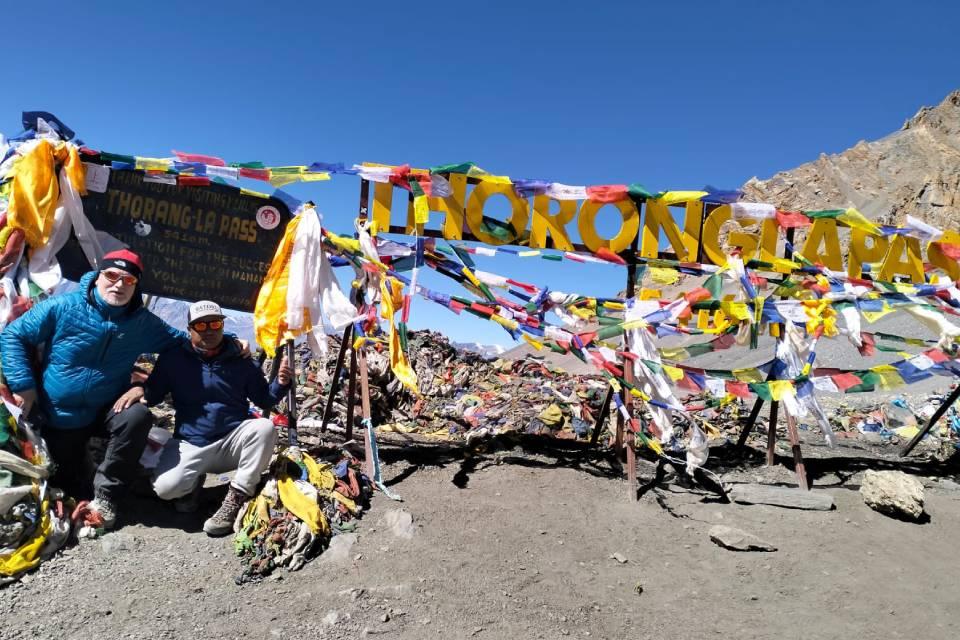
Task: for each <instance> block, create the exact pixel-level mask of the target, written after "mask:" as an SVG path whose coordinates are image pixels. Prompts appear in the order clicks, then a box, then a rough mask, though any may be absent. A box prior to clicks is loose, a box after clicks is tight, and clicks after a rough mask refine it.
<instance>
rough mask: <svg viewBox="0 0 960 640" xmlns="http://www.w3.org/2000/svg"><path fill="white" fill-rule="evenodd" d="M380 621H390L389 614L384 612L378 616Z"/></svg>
mask: <svg viewBox="0 0 960 640" xmlns="http://www.w3.org/2000/svg"><path fill="white" fill-rule="evenodd" d="M380 622H390V614H389V613H385V614H383V615H382V616H380Z"/></svg>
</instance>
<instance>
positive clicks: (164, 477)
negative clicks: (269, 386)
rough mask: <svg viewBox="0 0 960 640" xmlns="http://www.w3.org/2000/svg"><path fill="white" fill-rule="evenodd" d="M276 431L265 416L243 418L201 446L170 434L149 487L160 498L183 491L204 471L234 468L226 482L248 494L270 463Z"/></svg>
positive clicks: (275, 441) (174, 496) (177, 494)
mask: <svg viewBox="0 0 960 640" xmlns="http://www.w3.org/2000/svg"><path fill="white" fill-rule="evenodd" d="M276 443H277V432H276V429H274V427H273V423H272V422H271V421H270V420H268V419H266V418H256V419H253V420H244V421H243V422H241V423H240V426H238V427H237V428H236V429H234V430H233V431H231V432H230V433H228V434H227V435H226V436H224V437H223V438H221V439H220V440H217V441H216V442H213V443H211V444H208V445H207V446H205V447H198V446H196V445H192V444H190V443H189V442H187V441H185V440H179V439H177V438H171V439H170V440H168V441H167V444H166V445H164V447H163V451H162V452H161V453H160V461H159V462H158V463H157V468H156V469H155V470H154V476H153V490H154V491H156V493H157V495H158V496H159V497H160V498H162V499H164V500H173V499H174V498H180V497H182V496H185V495H187V494H188V493H190V491H192V490H193V488H194V487H195V486H196V483H197V481H198V480H200V481H202V479H203V476H204V474H207V473H225V472H227V471H233V470H234V469H236V470H237V473H236V474H235V475H234V477H233V482H231V483H230V485H231V486H233V487H234V488H235V489H239V490H240V491H242V492H244V493H245V494H247V495H248V496H252V495H253V493H254V491H256V489H257V483H259V482H260V475H261V474H262V473H263V472H264V470H266V468H267V466H268V465H269V464H270V457H271V456H272V455H273V448H274V445H276Z"/></svg>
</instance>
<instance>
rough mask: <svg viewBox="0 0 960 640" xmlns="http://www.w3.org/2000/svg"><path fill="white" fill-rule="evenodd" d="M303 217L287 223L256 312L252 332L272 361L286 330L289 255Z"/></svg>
mask: <svg viewBox="0 0 960 640" xmlns="http://www.w3.org/2000/svg"><path fill="white" fill-rule="evenodd" d="M301 219H302V217H301V216H296V217H295V218H293V219H292V220H290V222H288V223H287V228H286V230H285V231H284V232H283V238H282V239H281V240H280V245H279V246H278V247H277V251H276V253H275V254H274V256H273V262H271V263H270V269H268V270H267V276H266V277H265V278H264V279H263V284H262V285H260V293H259V294H257V304H256V306H255V307H254V311H253V328H254V332H255V335H256V339H257V344H259V345H260V348H261V349H263V350H264V351H265V352H266V353H267V355H268V356H270V357H273V355H274V354H275V353H276V350H277V345H278V344H280V336H282V335H283V334H284V333H285V332H286V330H287V284H288V283H289V281H290V270H289V266H290V255H291V254H292V253H293V241H294V239H295V238H296V236H297V227H298V226H300V220H301Z"/></svg>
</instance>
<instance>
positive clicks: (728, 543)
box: [709, 524, 777, 551]
mask: <svg viewBox="0 0 960 640" xmlns="http://www.w3.org/2000/svg"><path fill="white" fill-rule="evenodd" d="M709 535H710V539H711V540H712V541H713V542H715V543H716V544H718V545H720V546H721V547H723V548H724V549H730V550H731V551H776V550H777V548H776V547H775V546H773V545H772V544H770V543H769V542H767V541H765V540H761V539H760V538H758V537H757V536H755V535H753V534H750V533H747V532H746V531H742V530H740V529H735V528H734V527H728V526H726V525H722V524H716V525H713V526H712V527H710V534H709Z"/></svg>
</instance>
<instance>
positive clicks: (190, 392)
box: [145, 340, 287, 447]
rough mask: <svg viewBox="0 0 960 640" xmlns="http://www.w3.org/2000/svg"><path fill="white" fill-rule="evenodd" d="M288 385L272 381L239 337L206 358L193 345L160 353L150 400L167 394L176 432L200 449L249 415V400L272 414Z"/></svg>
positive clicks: (148, 395)
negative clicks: (244, 352) (247, 355)
mask: <svg viewBox="0 0 960 640" xmlns="http://www.w3.org/2000/svg"><path fill="white" fill-rule="evenodd" d="M286 389H287V387H286V386H281V385H280V383H279V382H278V381H277V380H274V381H273V382H272V383H271V384H269V385H268V384H267V381H266V380H265V379H264V377H263V372H262V371H261V370H260V367H258V366H257V365H256V364H255V363H254V362H253V360H250V359H249V358H244V357H242V356H241V355H240V347H239V346H238V345H237V343H236V341H235V340H224V343H223V348H222V349H221V350H220V353H218V354H217V355H215V356H213V357H211V358H204V357H203V356H201V355H200V354H199V353H197V351H196V349H194V348H193V346H192V345H190V344H187V345H185V346H183V347H182V348H178V349H171V350H170V351H167V352H165V353H162V354H160V357H159V358H158V359H157V364H156V366H155V367H154V368H153V373H151V374H150V379H149V380H147V384H146V396H145V398H146V400H147V404H150V405H155V404H157V403H158V402H161V401H162V400H163V399H164V397H166V395H167V394H168V393H169V394H171V395H172V396H173V408H174V410H175V411H176V415H177V417H176V430H175V434H176V436H177V437H178V438H180V439H181V440H186V441H187V442H189V443H190V444H192V445H195V446H197V447H205V446H207V445H208V444H211V443H213V442H216V441H217V440H219V439H221V438H223V437H224V436H226V435H227V434H228V433H230V432H231V431H233V430H234V429H236V428H237V427H238V426H239V425H240V423H241V422H243V421H244V420H248V419H249V418H250V402H251V401H253V403H254V404H256V405H257V406H258V407H260V408H261V409H263V410H264V412H269V411H270V409H272V408H273V405H275V404H276V403H277V402H278V401H279V400H280V398H282V397H283V394H284V393H285V392H286Z"/></svg>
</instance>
